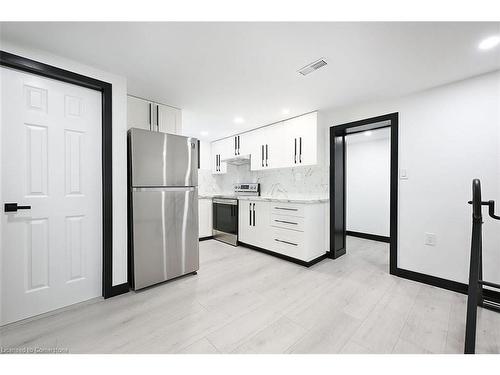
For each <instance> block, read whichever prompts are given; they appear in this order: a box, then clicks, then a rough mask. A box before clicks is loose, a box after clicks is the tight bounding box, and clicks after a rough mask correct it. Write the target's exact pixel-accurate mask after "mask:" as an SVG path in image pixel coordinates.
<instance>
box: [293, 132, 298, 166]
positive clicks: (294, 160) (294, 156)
mask: <svg viewBox="0 0 500 375" xmlns="http://www.w3.org/2000/svg"><path fill="white" fill-rule="evenodd" d="M294 143H295V147H294V149H295V153H294V154H293V162H294V163H295V164H297V138H295V139H294Z"/></svg>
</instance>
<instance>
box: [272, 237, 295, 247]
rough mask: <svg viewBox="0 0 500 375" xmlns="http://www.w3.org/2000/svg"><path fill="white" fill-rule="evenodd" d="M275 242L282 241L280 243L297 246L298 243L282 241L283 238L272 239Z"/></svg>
mask: <svg viewBox="0 0 500 375" xmlns="http://www.w3.org/2000/svg"><path fill="white" fill-rule="evenodd" d="M274 240H275V241H276V242H282V243H286V244H287V245H292V246H299V245H298V244H296V243H293V242H288V241H283V240H278V239H277V238H275V239H274Z"/></svg>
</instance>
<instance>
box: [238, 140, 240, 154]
mask: <svg viewBox="0 0 500 375" xmlns="http://www.w3.org/2000/svg"><path fill="white" fill-rule="evenodd" d="M239 154H240V136H238V155H239Z"/></svg>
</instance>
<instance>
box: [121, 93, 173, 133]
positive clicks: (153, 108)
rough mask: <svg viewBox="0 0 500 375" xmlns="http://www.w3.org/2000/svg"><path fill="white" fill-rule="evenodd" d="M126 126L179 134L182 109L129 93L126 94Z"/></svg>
mask: <svg viewBox="0 0 500 375" xmlns="http://www.w3.org/2000/svg"><path fill="white" fill-rule="evenodd" d="M127 127H128V128H129V129H130V128H140V129H146V130H151V131H159V132H163V133H171V134H181V133H182V111H181V110H180V109H178V108H174V107H170V106H167V105H163V104H159V103H155V102H152V101H149V100H145V99H140V98H136V97H135V96H130V95H129V96H127Z"/></svg>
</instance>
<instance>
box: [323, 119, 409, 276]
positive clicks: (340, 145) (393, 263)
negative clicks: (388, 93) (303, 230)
mask: <svg viewBox="0 0 500 375" xmlns="http://www.w3.org/2000/svg"><path fill="white" fill-rule="evenodd" d="M383 121H388V122H389V121H390V124H388V125H385V126H381V125H380V123H381V122H383ZM371 124H373V126H372V127H370V126H369V125H371ZM398 124H399V115H398V113H397V112H394V113H389V114H386V115H382V116H377V117H371V118H367V119H363V120H358V121H353V122H348V123H345V124H341V125H335V126H332V127H330V258H338V257H339V256H341V255H343V254H345V252H346V248H345V236H346V227H345V223H346V216H345V214H346V209H345V207H346V177H345V174H346V167H345V164H346V157H345V155H346V147H345V137H346V135H348V134H354V132H355V131H356V129H354V128H358V127H363V128H361V129H362V130H363V131H366V130H370V129H381V128H384V127H389V128H390V129H391V183H390V187H391V188H390V195H391V200H390V236H389V238H390V242H389V243H390V255H389V272H390V273H391V274H395V273H396V270H397V264H398V258H397V257H398V250H397V246H398V238H397V236H398V231H397V226H398V179H399V170H398V140H399V137H398V126H399V125H398ZM348 130H349V131H348ZM358 130H360V129H358Z"/></svg>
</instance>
